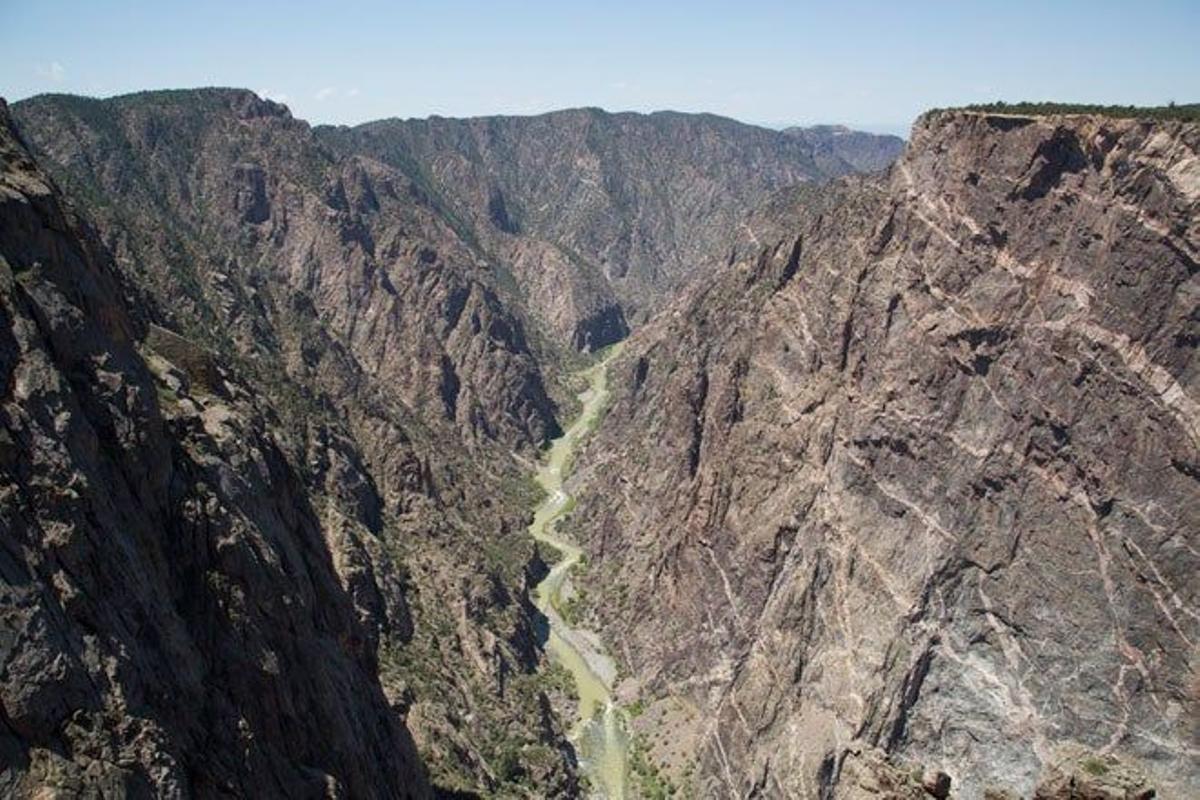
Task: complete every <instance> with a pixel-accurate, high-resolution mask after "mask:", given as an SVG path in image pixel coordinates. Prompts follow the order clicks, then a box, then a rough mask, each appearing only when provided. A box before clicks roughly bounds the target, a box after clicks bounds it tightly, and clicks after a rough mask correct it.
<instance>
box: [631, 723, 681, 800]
mask: <svg viewBox="0 0 1200 800" xmlns="http://www.w3.org/2000/svg"><path fill="white" fill-rule="evenodd" d="M629 768H630V770H631V771H632V772H633V777H634V780H635V781H637V785H638V789H639V790H640V794H641V796H642V797H645V798H648V799H649V800H666V799H667V798H668V797H675V795H676V793H677V792H678V791H679V790H678V787H676V786H675V784H674V783H673V782H672V781H671V779H670V778H669V777H667V776H665V775H663V773H662V770H660V769H659V768H658V766H657V765H656V764H655V763H654V762H653V761H652V760H651V759H650V754H649V753H648V752H647V748H646V745H645V742H644V741H643V740H642V738H641V737H640V736H637V737H634V739H633V741H632V742H631V743H630V747H629Z"/></svg>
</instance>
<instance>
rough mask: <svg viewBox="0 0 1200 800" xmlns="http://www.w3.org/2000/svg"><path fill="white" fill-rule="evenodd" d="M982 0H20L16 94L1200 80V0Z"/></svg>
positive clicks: (740, 103)
mask: <svg viewBox="0 0 1200 800" xmlns="http://www.w3.org/2000/svg"><path fill="white" fill-rule="evenodd" d="M964 6H965V7H959V6H957V5H949V4H941V3H928V4H922V5H920V6H903V7H897V6H893V5H891V4H874V3H864V4H858V5H855V6H854V7H849V6H845V7H841V6H840V7H837V8H829V7H826V6H824V5H817V4H811V3H782V2H775V1H774V0H755V2H749V3H744V4H741V5H739V6H738V7H736V8H729V7H724V6H723V5H722V4H718V3H706V2H698V3H692V4H688V5H687V6H686V7H681V6H679V5H678V4H675V3H655V4H635V3H631V2H624V0H622V1H620V2H613V3H609V4H605V5H603V6H601V5H595V4H590V3H586V4H585V3H580V4H573V5H570V6H568V5H567V4H563V3H550V2H548V1H547V0H537V2H530V3H524V4H519V3H486V4H485V3H477V2H462V1H461V0H460V1H459V2H448V3H439V4H427V3H402V4H394V5H393V4H383V3H376V2H370V3H357V4H354V5H353V6H352V7H349V6H343V7H340V8H339V10H338V11H337V12H336V13H330V12H329V11H328V10H327V9H326V8H325V7H323V6H320V5H318V4H315V3H309V2H298V3H293V4H286V5H285V4H274V3H264V4H238V3H232V2H226V1H225V0H221V1H220V2H214V3H210V4H206V5H204V6H202V7H175V6H171V7H165V6H161V5H158V4H153V3H146V2H140V1H138V0H125V2H118V3H113V4H108V5H106V6H104V7H101V6H98V5H94V4H84V3H74V2H47V3H40V4H23V5H13V6H10V7H7V8H6V9H4V11H3V12H0V13H2V14H3V22H4V24H3V26H0V44H2V45H3V46H4V49H5V51H6V53H7V54H8V58H6V59H5V60H4V63H3V64H2V65H0V95H3V96H5V97H7V98H8V99H9V100H10V101H16V100H20V99H24V98H27V97H30V96H33V95H37V94H42V93H46V92H63V93H71V94H82V95H89V96H111V95H117V94H125V93H129V92H133V91H139V90H152V89H172V88H188V87H196V86H213V85H225V86H241V87H245V88H248V89H251V90H253V91H255V92H257V93H259V94H260V95H263V96H266V97H271V98H272V99H276V100H279V101H281V102H284V103H286V104H287V105H288V107H289V108H290V109H291V110H292V112H293V114H294V115H295V116H297V117H299V118H302V119H305V120H308V121H310V122H312V123H314V124H356V123H361V122H365V121H369V120H374V119H381V118H386V117H402V118H413V117H416V118H423V117H429V116H434V115H436V116H446V117H469V116H488V115H494V114H521V115H524V114H536V113H544V112H547V111H551V110H556V109H561V108H574V107H585V106H594V107H600V108H604V109H606V110H609V111H614V112H618V111H635V112H643V113H645V112H650V111H655V110H668V109H669V110H675V111H683V112H692V113H698V112H707V113H713V114H718V115H721V116H726V117H731V118H733V119H737V120H740V121H743V122H748V123H751V124H756V125H764V126H766V127H784V126H786V125H813V124H843V125H847V126H849V127H852V128H856V129H859V130H872V131H876V132H888V133H896V134H898V135H902V136H905V135H907V132H908V129H909V126H910V125H911V123H912V121H913V120H914V119H915V118H916V117H917V116H918V115H919V114H920V113H921V112H922V111H924V110H926V109H928V108H932V107H942V106H954V105H964V104H968V103H974V102H987V101H993V100H1005V101H1009V102H1014V101H1020V100H1031V101H1040V100H1061V101H1068V102H1094V103H1105V104H1110V103H1111V104H1122V105H1125V104H1137V105H1158V104H1163V103H1167V102H1169V101H1171V100H1175V101H1177V102H1187V101H1189V100H1192V99H1195V98H1197V97H1200V48H1195V47H1194V46H1193V45H1194V42H1193V41H1192V39H1193V37H1194V32H1195V31H1196V30H1198V29H1200V6H1198V5H1197V4H1192V3H1185V2H1157V3H1148V4H1141V5H1140V6H1139V7H1138V8H1136V9H1135V8H1132V7H1129V6H1128V5H1126V4H1123V3H1113V2H1109V3H1079V2H1064V3H1058V4H1055V5H1054V6H1053V7H1044V6H1043V5H1041V4H1037V3H1033V2H1014V3H1009V4H1005V5H1003V6H1001V7H997V8H982V7H976V4H970V5H969V6H967V5H966V4H964ZM1148 20H1150V21H1153V22H1154V23H1155V28H1156V30H1157V31H1158V33H1157V34H1156V35H1155V36H1154V37H1148V36H1137V35H1133V34H1132V33H1131V32H1136V31H1138V30H1140V27H1139V26H1141V25H1143V24H1144V23H1146V22H1147V21H1148Z"/></svg>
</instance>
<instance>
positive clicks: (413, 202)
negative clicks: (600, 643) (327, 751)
mask: <svg viewBox="0 0 1200 800" xmlns="http://www.w3.org/2000/svg"><path fill="white" fill-rule="evenodd" d="M15 116H16V117H17V120H18V123H19V124H20V125H21V126H22V133H23V135H25V136H26V137H27V138H28V139H29V140H30V141H31V142H32V144H33V146H34V148H35V149H36V151H37V153H38V154H39V156H40V158H42V159H44V160H45V163H47V164H49V165H50V166H49V169H51V170H52V171H53V172H54V174H55V175H56V176H57V177H58V178H59V179H60V180H61V181H62V182H63V185H64V186H65V189H66V191H67V193H68V194H69V195H70V196H72V197H73V198H75V199H76V200H77V201H78V202H80V203H81V204H82V205H85V206H86V207H87V209H88V210H89V213H91V214H92V215H93V216H94V218H95V220H96V223H97V227H98V230H99V233H100V235H101V236H102V238H103V239H104V241H105V243H106V244H107V245H108V246H109V247H110V248H111V249H112V251H113V252H114V254H115V256H116V260H117V266H118V269H119V273H120V274H121V275H122V276H123V277H124V278H125V285H124V288H123V291H124V293H125V294H126V295H128V297H129V300H130V305H131V306H132V307H136V308H138V309H139V311H140V312H141V313H142V314H143V315H144V316H145V318H146V322H147V325H146V328H145V330H146V333H145V336H144V337H139V338H144V341H145V342H146V345H145V346H146V347H148V348H150V349H152V350H154V351H155V352H156V353H158V354H159V355H161V356H162V357H163V358H164V359H166V361H168V362H170V363H171V364H173V365H175V366H176V367H179V368H180V369H183V370H184V372H186V373H187V380H186V382H185V384H182V385H181V386H180V387H179V389H178V390H179V391H183V392H185V393H189V394H190V393H194V392H197V391H204V392H209V393H211V391H212V389H211V388H208V387H209V386H210V385H217V386H219V385H220V381H218V380H216V378H214V377H213V376H214V375H215V374H218V373H215V372H214V370H217V369H218V368H223V369H226V370H227V371H228V372H229V375H230V376H232V377H231V378H230V379H233V378H236V379H238V380H240V381H242V382H243V384H244V385H245V388H246V391H247V393H248V394H249V395H252V396H255V397H256V398H257V399H256V400H255V403H256V407H257V408H258V409H259V412H260V417H261V418H262V420H264V421H265V423H266V424H267V426H268V428H269V430H270V432H271V435H272V436H274V437H275V440H276V441H277V443H278V448H279V450H280V451H281V453H282V457H283V458H285V460H286V461H287V463H288V464H289V465H290V468H291V470H292V471H293V472H294V474H295V477H296V479H297V480H298V481H299V482H300V484H299V488H297V489H295V492H296V498H297V499H296V503H297V504H298V505H300V506H310V507H311V508H312V509H313V513H314V515H315V516H316V519H317V521H318V522H319V533H320V534H321V535H322V537H323V539H324V541H325V545H326V547H327V548H328V551H329V557H330V559H331V561H332V565H333V568H334V570H335V572H336V575H337V577H338V580H339V582H340V584H341V585H342V588H343V589H344V591H346V592H347V593H348V594H349V595H350V597H351V599H352V607H353V610H354V612H355V614H356V616H357V617H358V620H359V622H360V623H361V625H362V626H363V630H364V635H365V639H364V643H363V645H362V648H363V650H364V652H369V653H370V658H371V659H372V664H373V663H374V660H375V659H376V658H377V659H378V661H379V671H380V675H381V679H382V685H383V689H384V692H385V693H386V696H387V700H388V704H389V706H390V709H389V713H391V714H392V716H393V718H394V719H393V722H396V721H398V720H400V719H402V718H407V719H408V720H409V721H410V727H411V729H412V731H413V736H414V738H416V740H417V742H418V744H419V745H420V748H421V751H422V753H423V755H424V756H425V758H426V761H427V765H428V768H429V771H430V773H431V776H432V778H433V780H434V781H435V782H436V783H437V784H438V785H439V786H440V787H443V788H453V789H458V790H464V791H479V792H483V793H486V794H489V795H492V796H506V795H509V794H510V793H511V792H516V793H518V794H519V793H520V791H521V790H520V788H519V787H520V786H521V785H522V783H524V782H528V781H531V780H537V781H539V782H540V783H541V784H542V785H546V786H551V787H555V790H556V791H558V792H559V793H560V794H565V795H569V794H570V793H571V792H573V791H574V768H573V765H572V763H571V760H570V754H569V751H568V750H567V746H566V743H565V738H564V736H563V732H562V730H561V727H560V726H559V725H558V723H557V721H556V720H555V719H553V718H552V717H549V716H548V715H547V714H546V713H545V711H544V705H545V702H546V698H545V694H544V691H543V689H544V687H543V686H542V685H541V684H540V683H539V682H538V679H537V676H536V669H537V667H538V662H539V651H538V648H537V643H536V637H535V635H534V632H533V624H534V620H533V613H532V611H531V610H530V608H528V607H527V604H526V603H525V602H524V597H525V582H526V575H525V567H526V562H528V561H529V560H530V559H531V558H532V556H533V549H532V546H531V545H530V544H529V543H528V542H527V541H526V537H525V536H524V534H523V520H524V515H525V514H526V512H527V510H528V508H529V507H530V506H531V505H532V503H533V500H532V499H531V498H530V497H529V491H528V487H527V486H526V482H525V480H524V477H525V470H526V467H525V465H524V464H523V463H522V462H521V461H519V460H518V458H516V457H514V454H513V451H514V450H515V451H517V452H518V453H521V452H523V453H525V457H526V458H528V457H529V456H532V455H533V454H534V453H535V452H536V450H535V448H536V446H537V445H538V444H540V443H541V442H542V441H543V440H544V439H545V438H546V437H548V436H552V435H554V434H556V433H557V431H558V423H557V420H556V413H557V411H556V407H555V404H554V402H553V401H552V400H551V399H550V398H549V395H548V390H547V381H546V380H545V379H544V378H543V375H542V371H541V369H540V367H539V366H538V363H537V359H536V358H535V352H534V349H535V347H536V343H535V342H533V341H531V339H530V337H528V336H527V335H526V324H525V322H524V320H523V319H522V317H521V315H520V314H519V313H517V312H514V311H512V310H511V307H510V306H509V305H508V304H507V303H506V299H505V297H504V296H503V288H502V287H501V286H499V285H498V283H497V281H496V279H495V274H494V272H493V269H492V266H491V265H490V264H489V263H488V262H486V261H485V260H483V259H482V258H481V257H480V256H479V254H478V252H477V251H476V250H475V249H473V248H472V247H471V246H469V245H468V244H467V243H465V242H464V241H463V240H462V239H461V238H460V237H459V236H458V235H457V234H456V233H455V232H454V230H453V229H452V228H451V227H450V226H449V225H448V224H447V223H446V222H445V221H444V220H443V218H442V217H441V215H440V214H439V213H438V212H437V211H436V210H435V209H434V208H432V207H431V205H430V204H429V202H428V198H427V197H426V196H425V194H424V193H423V192H422V190H421V189H420V188H419V187H417V186H416V185H414V184H413V183H412V181H410V180H409V179H408V178H406V177H405V176H403V175H401V174H399V173H398V172H396V171H395V170H394V169H391V168H389V167H387V166H385V165H383V164H381V163H379V162H375V161H372V160H370V159H366V158H360V157H353V156H352V157H345V158H343V157H340V156H338V155H336V154H334V153H331V152H330V151H328V149H327V148H325V147H323V146H322V145H321V144H320V143H319V142H317V141H316V140H315V138H314V137H313V136H312V134H311V131H310V130H309V129H308V127H307V125H305V124H304V123H302V122H298V121H296V120H293V119H292V118H291V117H290V115H289V114H288V113H287V110H286V109H285V108H283V107H282V106H278V105H276V104H273V103H270V102H269V101H264V100H261V99H259V98H257V97H255V96H254V95H253V94H252V93H250V92H245V91H240V90H221V89H214V90H196V91H182V92H152V93H146V94H141V95H130V96H126V97H121V98H114V99H112V100H107V101H94V100H84V99H81V98H70V97H43V98H37V99H34V100H31V101H26V102H23V103H21V104H18V106H17V107H16V109H15ZM185 364H186V365H188V366H187V368H186V369H184V365H185ZM173 391H174V390H173ZM180 405H181V406H182V407H184V408H190V406H188V404H186V403H181V404H180ZM247 426H248V427H249V428H250V429H251V430H257V423H254V424H249V423H247ZM255 463H256V462H255V461H239V462H238V463H237V464H236V465H235V466H234V467H233V468H232V473H233V474H232V476H231V479H240V478H239V474H240V473H239V471H240V470H242V469H251V468H253V467H254V465H255ZM262 491H263V493H264V494H269V491H268V490H266V489H263V490H262ZM264 591H265V589H264ZM464 718H471V719H473V720H474V721H475V722H474V724H473V725H464V724H463V722H462V720H463V719H464ZM479 730H482V731H486V733H487V735H486V736H481V735H477V733H478V731H479Z"/></svg>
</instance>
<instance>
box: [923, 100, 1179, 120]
mask: <svg viewBox="0 0 1200 800" xmlns="http://www.w3.org/2000/svg"><path fill="white" fill-rule="evenodd" d="M953 110H955V109H934V112H938V111H953ZM961 110H965V111H983V112H987V113H991V114H1015V115H1018V116H1021V115H1025V116H1031V117H1044V116H1050V115H1053V114H1095V115H1097V116H1103V117H1115V118H1118V119H1154V120H1180V121H1183V122H1200V103H1187V104H1184V105H1176V104H1175V103H1168V104H1167V105H1165V106H1102V105H1089V104H1086V103H1028V102H1022V103H1004V102H995V103H977V104H975V105H969V106H964V107H963V108H962V109H961Z"/></svg>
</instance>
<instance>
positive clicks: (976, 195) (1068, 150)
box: [575, 112, 1200, 798]
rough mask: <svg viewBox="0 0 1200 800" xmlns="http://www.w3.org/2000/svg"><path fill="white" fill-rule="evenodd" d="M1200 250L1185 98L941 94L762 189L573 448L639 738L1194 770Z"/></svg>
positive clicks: (654, 745)
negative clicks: (850, 153) (805, 175)
mask: <svg viewBox="0 0 1200 800" xmlns="http://www.w3.org/2000/svg"><path fill="white" fill-rule="evenodd" d="M1198 259H1200V127H1198V126H1197V125H1196V124H1194V123H1185V122H1172V121H1160V122H1149V121H1140V120H1136V119H1111V118H1106V117H1096V116H1072V117H1053V116H1044V117H1020V116H1007V115H1000V114H987V113H966V112H940V113H936V114H931V115H928V116H926V117H924V118H923V119H921V120H920V121H919V123H918V125H917V126H916V127H915V129H914V133H913V139H912V143H911V145H910V147H909V149H908V150H907V151H906V153H905V155H904V157H903V158H902V159H901V160H900V161H899V162H898V163H897V164H896V165H895V166H893V167H892V168H891V169H890V170H889V171H888V172H887V173H886V174H883V175H881V176H879V177H877V178H848V179H844V180H841V181H839V182H837V183H835V184H834V185H832V186H831V187H829V189H828V190H824V191H814V190H811V189H800V190H795V191H791V192H787V193H785V194H783V195H781V196H779V197H778V198H777V199H776V200H775V201H774V202H773V203H771V204H769V205H768V207H767V208H765V209H763V210H762V211H761V212H760V213H758V214H757V215H755V216H754V217H753V218H752V219H750V220H749V221H748V223H747V226H746V228H745V229H744V236H743V241H742V243H741V244H740V245H739V246H738V248H737V250H736V252H735V256H734V258H733V259H732V263H731V264H730V266H729V267H728V268H727V269H726V270H724V271H723V272H722V273H721V274H720V276H719V277H718V278H715V279H713V280H712V281H711V282H709V283H707V284H706V285H704V286H698V287H696V288H695V289H694V290H693V291H692V292H690V293H689V294H688V295H687V296H686V297H684V298H682V299H680V300H679V301H678V302H676V303H675V304H673V305H672V306H670V307H669V308H668V309H667V310H666V311H665V312H664V313H663V314H662V315H661V316H660V317H659V318H658V319H657V320H656V321H654V322H653V323H651V324H650V325H648V326H646V327H645V328H644V329H642V330H641V331H639V332H637V333H636V334H635V335H634V336H633V337H632V339H631V341H630V342H629V343H627V345H626V348H625V350H624V352H623V354H622V356H621V358H620V360H619V362H617V365H616V366H615V367H614V370H615V372H614V375H613V376H612V380H611V381H610V382H611V383H612V384H613V386H614V403H613V406H612V408H611V410H610V412H609V414H608V416H607V418H606V420H605V422H604V424H603V426H602V427H601V429H600V433H599V434H598V436H597V438H596V440H595V441H594V442H593V443H592V445H591V446H590V448H589V450H588V454H587V456H586V457H585V459H584V462H583V463H582V464H581V466H580V470H579V474H580V476H581V477H580V480H581V481H583V482H585V484H584V485H583V486H582V487H580V488H579V491H578V495H579V497H580V506H579V509H578V510H577V512H576V525H575V527H576V529H577V530H579V531H580V532H581V535H585V536H586V537H587V549H588V551H589V556H590V560H591V567H590V579H589V582H588V585H587V589H588V596H589V598H590V599H591V600H592V601H593V602H592V612H591V614H592V618H593V619H594V620H595V622H596V623H597V624H598V625H599V626H600V627H601V629H602V630H603V632H604V636H605V639H606V640H607V641H609V642H612V643H614V649H615V650H616V652H617V653H619V654H620V655H621V656H622V657H623V662H624V663H623V667H624V669H625V670H626V671H627V674H629V675H630V676H631V678H630V679H629V680H628V681H627V682H626V684H625V686H624V687H623V693H624V695H625V697H626V698H627V699H629V700H632V699H633V698H634V697H637V698H638V703H637V704H636V705H637V708H638V710H639V711H642V713H641V714H640V715H639V716H638V717H637V719H636V720H635V722H634V725H635V728H636V729H637V730H638V731H639V735H640V736H642V739H643V742H644V745H645V750H646V752H647V753H648V755H649V757H650V758H652V759H653V760H655V761H657V763H659V764H660V765H661V766H662V767H663V768H664V769H665V770H666V771H668V773H669V774H670V775H671V776H672V777H673V779H674V780H676V781H682V782H684V785H688V786H690V787H691V789H690V791H692V792H694V793H695V795H696V796H713V797H722V796H738V797H817V796H821V797H829V796H847V797H860V796H878V795H880V794H882V795H884V796H919V795H920V794H921V793H922V790H921V789H920V788H919V787H918V788H917V789H915V790H910V789H908V788H905V787H906V785H908V784H905V782H904V780H900V779H899V778H897V780H895V781H891V782H889V781H888V780H884V779H882V778H881V777H880V776H881V775H882V776H884V778H886V775H887V774H888V773H887V772H886V770H884V771H883V772H880V771H879V770H878V769H875V768H874V767H869V762H870V763H875V762H873V759H876V758H879V757H882V758H885V759H889V760H890V761H891V762H892V763H896V764H900V765H903V764H910V765H925V766H927V767H930V768H933V769H941V770H944V771H945V772H946V773H948V775H949V777H950V778H951V779H952V782H951V783H952V786H953V787H954V790H955V792H956V796H962V797H968V798H977V797H981V796H984V794H985V792H988V791H991V792H996V793H1000V792H1002V791H1010V792H1016V793H1019V794H1020V795H1022V796H1028V795H1029V794H1031V793H1032V792H1033V789H1034V786H1035V784H1036V783H1037V782H1038V780H1039V776H1042V777H1045V778H1046V780H1047V781H1048V783H1047V784H1045V786H1044V787H1043V790H1040V791H1042V792H1043V793H1044V794H1039V796H1046V797H1051V796H1072V797H1073V796H1106V797H1107V796H1113V797H1119V796H1144V794H1143V795H1139V794H1138V792H1143V793H1144V791H1145V786H1144V785H1143V786H1142V788H1141V789H1137V791H1135V790H1134V788H1129V787H1126V788H1119V789H1114V790H1113V791H1114V792H1117V793H1115V794H1103V793H1100V791H1099V790H1096V792H1095V793H1087V792H1084V790H1083V789H1080V788H1079V787H1080V786H1083V785H1084V783H1086V780H1083V779H1080V778H1078V776H1080V775H1083V776H1084V777H1085V778H1086V776H1088V775H1090V776H1092V779H1096V776H1098V775H1103V774H1104V773H1106V772H1107V771H1108V770H1109V769H1110V762H1109V761H1107V760H1106V759H1120V760H1122V762H1126V761H1127V762H1129V763H1132V764H1135V765H1136V768H1137V769H1139V770H1144V772H1145V773H1146V774H1148V775H1149V776H1150V779H1151V783H1152V784H1153V785H1156V786H1157V787H1158V789H1159V791H1160V792H1161V795H1162V796H1165V797H1186V796H1190V795H1191V794H1193V793H1194V791H1195V788H1196V786H1198V785H1200V760H1198V757H1197V755H1198V754H1197V750H1196V742H1197V736H1198V734H1200V730H1198V729H1197V720H1198V719H1200V692H1198V689H1197V686H1198V684H1197V674H1198V672H1197V670H1198V669H1200V666H1198V665H1200V650H1198V649H1197V646H1198V645H1197V643H1198V642H1200V606H1198V604H1200V597H1198V595H1200V583H1198V582H1197V580H1196V575H1197V574H1200V534H1198V532H1200V483H1198V478H1200V469H1198V466H1197V465H1198V464H1200V362H1198V360H1197V358H1196V344H1197V341H1200V338H1198V337H1200V317H1198V316H1197V311H1196V309H1197V298H1198V297H1200V294H1198V292H1200V284H1198V283H1197V281H1200V277H1198V276H1197V263H1198ZM1070 748H1082V750H1081V751H1080V752H1087V753H1092V754H1093V755H1092V756H1087V757H1081V758H1077V759H1076V760H1075V761H1073V762H1070V763H1072V764H1074V765H1075V766H1074V767H1062V768H1061V769H1060V771H1059V772H1054V770H1055V769H1058V768H1059V767H1056V766H1055V765H1060V766H1061V764H1063V763H1066V762H1064V761H1063V759H1064V756H1062V753H1063V752H1076V751H1071V750H1070ZM1064 749H1065V750H1064ZM693 753H694V754H695V759H694V760H693V759H691V758H689V754H693ZM873 753H874V754H879V753H882V754H883V755H882V756H874V755H871V754H873ZM1068 761H1069V759H1068ZM1111 763H1116V762H1115V761H1114V762H1111ZM1080 764H1082V767H1079V765H1080ZM876 766H878V764H876ZM888 769H892V768H891V767H889V768H888ZM895 769H896V770H897V772H895V775H899V776H900V777H903V775H904V774H905V773H904V770H905V769H907V767H896V768H895ZM917 774H918V775H919V774H920V773H919V772H918V773H917ZM1114 774H1115V768H1114ZM1055 775H1058V776H1059V777H1057V778H1056V777H1055ZM1063 775H1069V776H1070V777H1062V776H1063ZM864 776H867V777H864ZM1056 780H1057V781H1059V783H1058V784H1055V783H1054V781H1056ZM1081 780H1082V782H1081ZM1135 784H1136V782H1135V783H1134V784H1130V786H1135ZM1056 785H1057V786H1058V787H1059V788H1058V790H1055V789H1054V788H1053V787H1054V786H1056ZM889 787H891V788H889ZM1047 787H1048V788H1047ZM1071 787H1076V788H1071ZM1127 789H1128V792H1130V793H1128V794H1126V791H1127ZM910 791H916V793H917V794H916V795H912V794H910V793H906V792H910ZM924 791H933V792H938V793H940V792H941V788H939V781H938V780H934V781H932V783H930V784H929V786H928V787H927V788H926V789H925V790H924ZM1056 791H1057V792H1058V793H1057V794H1056V793H1055V792H1056ZM1087 791H1088V792H1091V790H1087ZM889 792H891V794H889ZM1072 792H1074V794H1072ZM1080 792H1084V794H1080ZM995 796H1003V795H1001V794H996V795H995Z"/></svg>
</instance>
